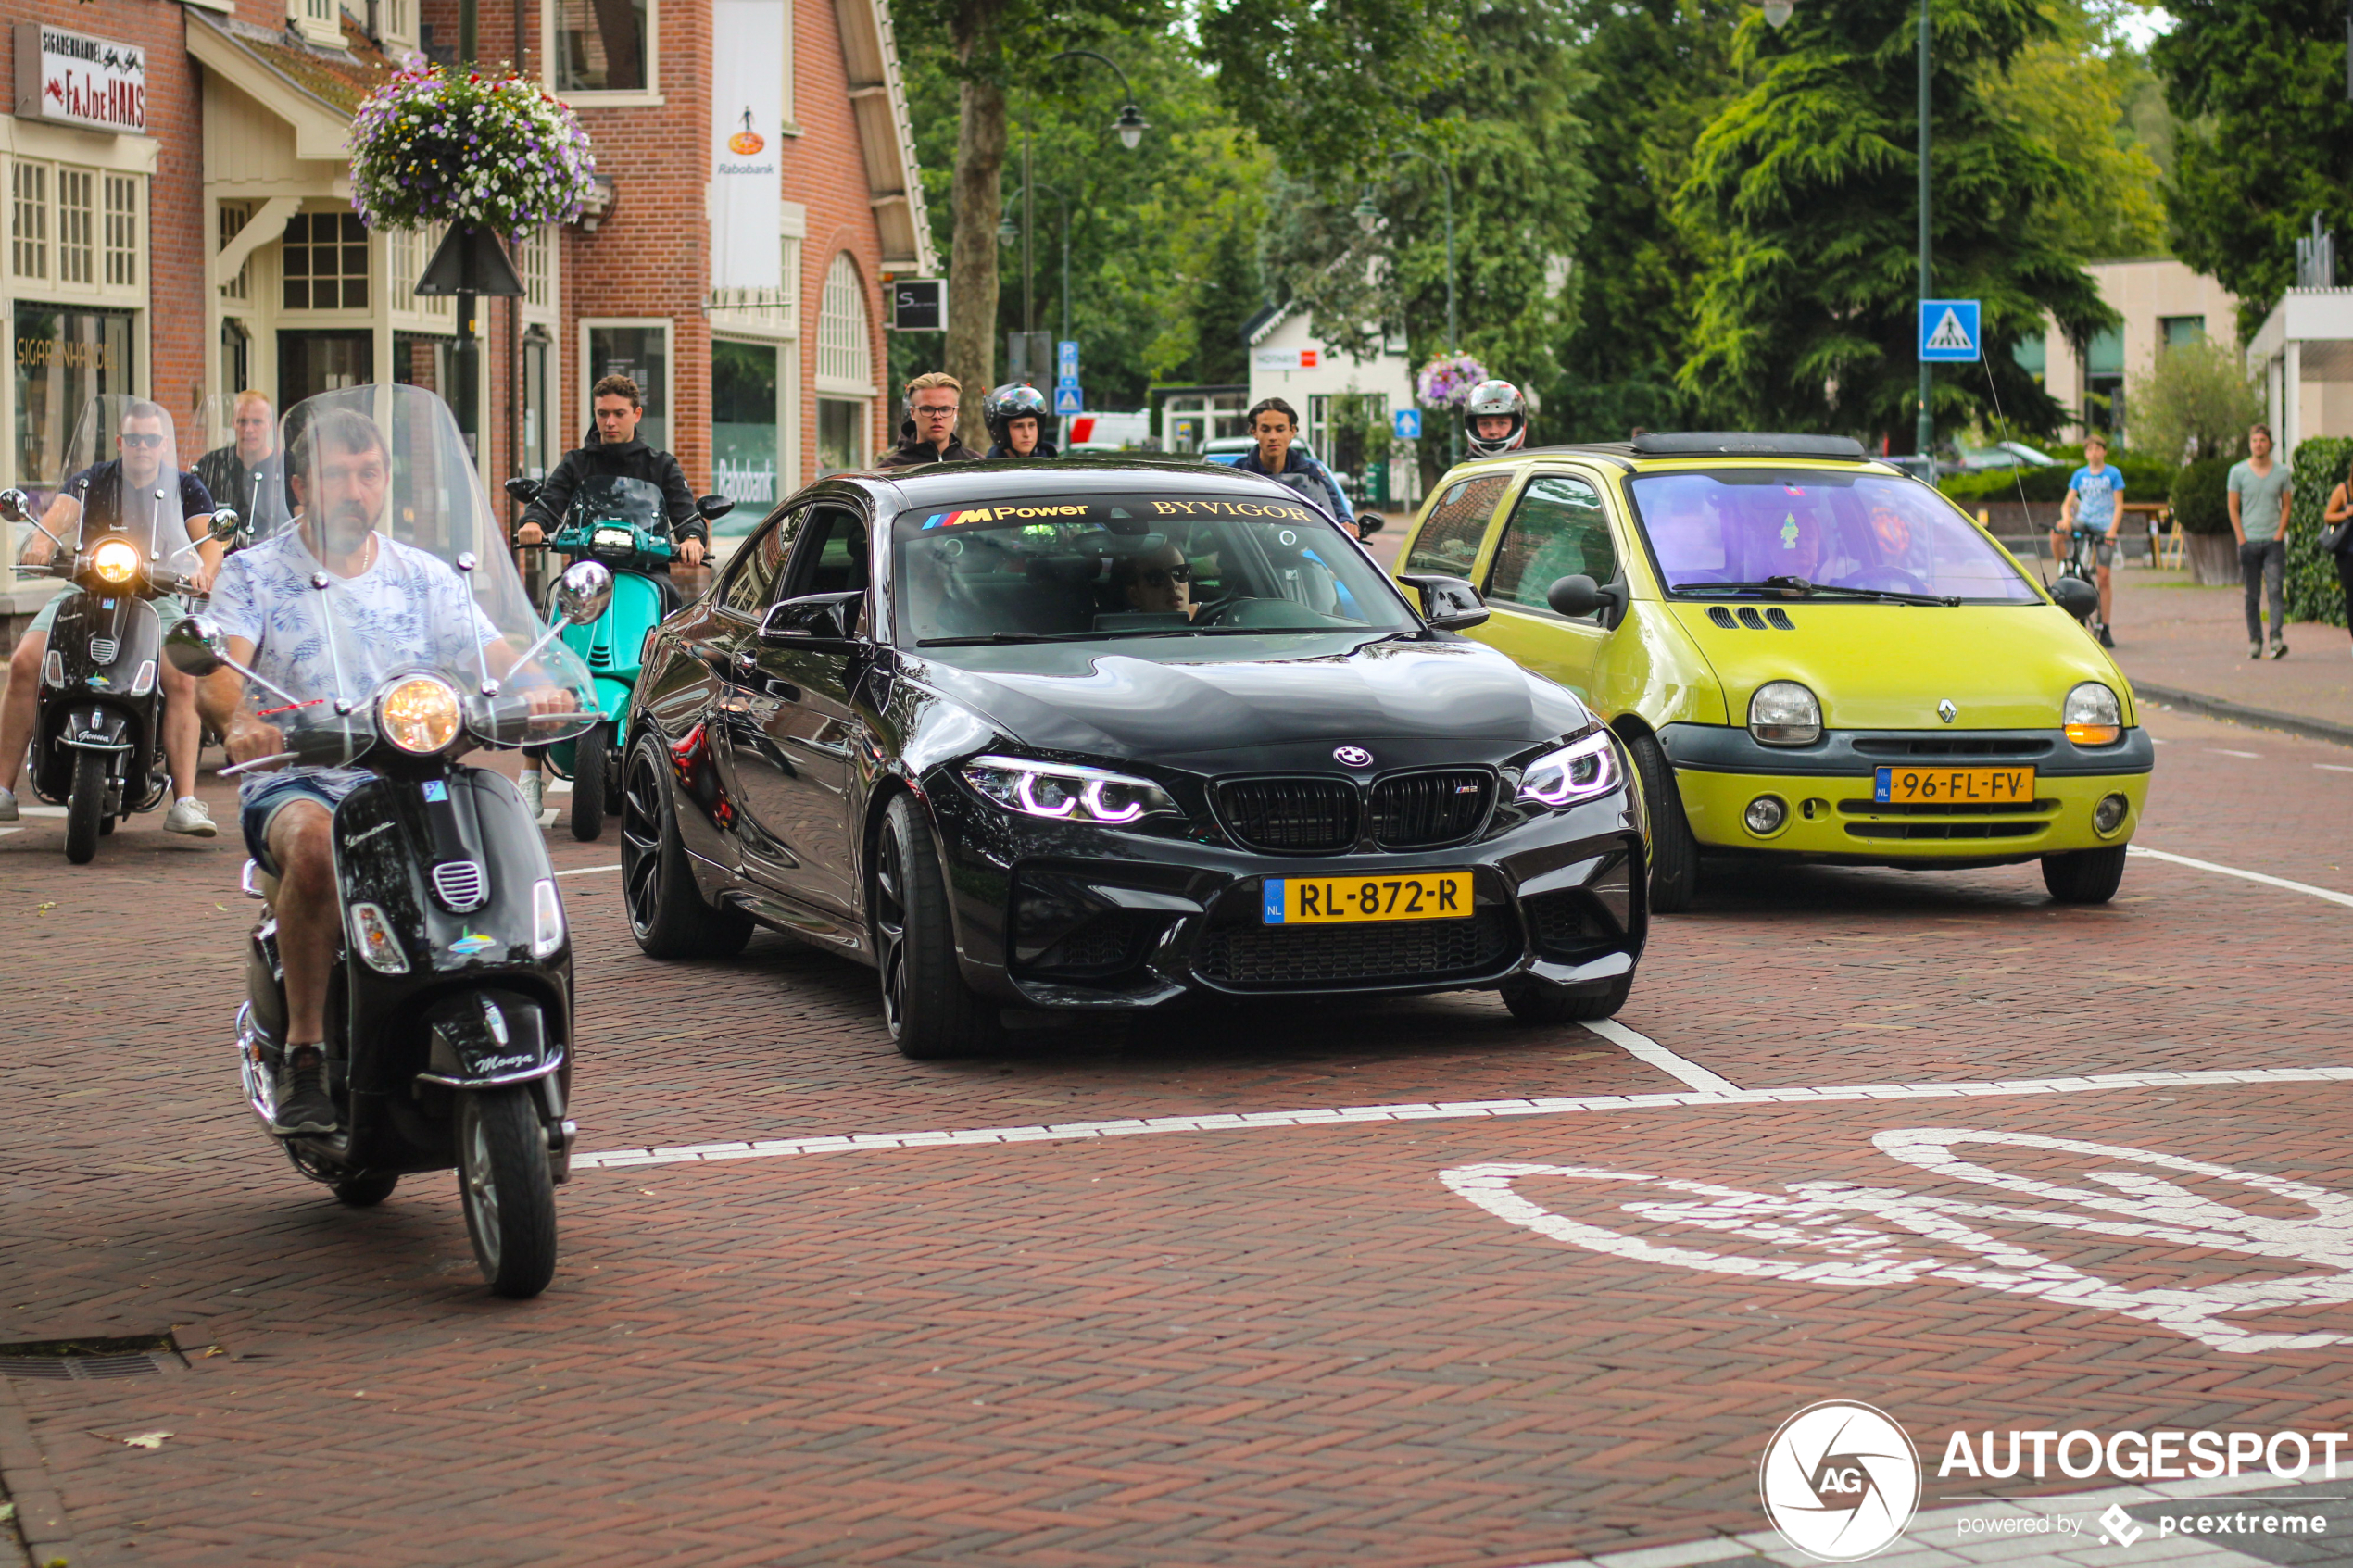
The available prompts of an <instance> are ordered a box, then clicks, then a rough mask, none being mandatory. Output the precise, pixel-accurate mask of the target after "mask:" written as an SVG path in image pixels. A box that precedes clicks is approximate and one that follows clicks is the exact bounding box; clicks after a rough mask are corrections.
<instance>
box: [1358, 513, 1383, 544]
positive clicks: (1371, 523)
mask: <svg viewBox="0 0 2353 1568" xmlns="http://www.w3.org/2000/svg"><path fill="white" fill-rule="evenodd" d="M1387 521H1389V520H1388V519H1387V518H1385V517H1383V516H1381V515H1380V513H1378V512H1358V513H1357V514H1356V537H1357V538H1359V539H1369V538H1371V537H1372V536H1373V535H1374V534H1376V533H1379V532H1380V531H1381V524H1382V523H1384V522H1387Z"/></svg>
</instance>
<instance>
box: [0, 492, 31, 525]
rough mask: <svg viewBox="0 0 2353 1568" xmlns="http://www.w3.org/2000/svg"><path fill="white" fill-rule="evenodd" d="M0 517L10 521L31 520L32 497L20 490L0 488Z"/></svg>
mask: <svg viewBox="0 0 2353 1568" xmlns="http://www.w3.org/2000/svg"><path fill="white" fill-rule="evenodd" d="M0 518H6V519H7V520H8V521H10V522H31V521H32V497H31V496H30V495H26V494H25V493H24V492H23V491H21V490H17V489H13V488H11V489H7V490H0Z"/></svg>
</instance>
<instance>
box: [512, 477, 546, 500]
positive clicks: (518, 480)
mask: <svg viewBox="0 0 2353 1568" xmlns="http://www.w3.org/2000/svg"><path fill="white" fill-rule="evenodd" d="M507 494H508V495H512V496H513V497H514V498H515V499H516V500H518V501H521V502H522V504H523V505H524V506H526V507H527V506H529V505H531V503H532V502H534V501H536V500H537V499H539V482H538V481H537V480H535V479H525V478H523V477H522V475H520V474H518V475H516V476H515V477H514V478H512V479H510V480H509V481H507Z"/></svg>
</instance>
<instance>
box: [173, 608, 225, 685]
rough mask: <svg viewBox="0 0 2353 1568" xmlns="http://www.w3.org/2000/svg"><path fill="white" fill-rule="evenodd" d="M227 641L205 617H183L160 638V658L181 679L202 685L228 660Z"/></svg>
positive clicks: (217, 627) (218, 627)
mask: <svg viewBox="0 0 2353 1568" xmlns="http://www.w3.org/2000/svg"><path fill="white" fill-rule="evenodd" d="M228 654H229V639H228V638H227V637H225V636H223V635H221V633H220V626H219V624H217V623H216V622H215V621H213V620H212V619H211V618H210V617H208V616H198V615H184V616H182V617H181V618H180V619H179V620H177V621H173V622H172V623H171V630H170V631H169V632H166V633H164V634H163V657H164V658H166V659H170V661H171V667H172V668H173V669H174V670H177V671H180V673H182V675H190V676H194V677H195V679H197V680H199V681H201V680H203V679H204V678H205V677H206V676H207V675H209V674H211V673H212V672H213V671H216V670H218V669H220V667H221V665H222V664H223V663H224V662H225V661H226V660H227V658H228Z"/></svg>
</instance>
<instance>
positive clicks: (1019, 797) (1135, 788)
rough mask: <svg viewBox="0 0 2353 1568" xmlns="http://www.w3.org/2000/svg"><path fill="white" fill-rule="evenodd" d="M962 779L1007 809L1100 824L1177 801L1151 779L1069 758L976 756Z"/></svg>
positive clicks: (1171, 807) (1133, 817) (1126, 819)
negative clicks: (1088, 764)
mask: <svg viewBox="0 0 2353 1568" xmlns="http://www.w3.org/2000/svg"><path fill="white" fill-rule="evenodd" d="M964 782H965V783H966V784H970V785H972V786H973V788H975V789H976V790H978V791H980V793H981V794H983V795H985V796H987V797H988V798H989V799H991V800H993V801H995V802H996V803H997V804H998V805H1000V806H1002V807H1003V808H1004V809H1006V810H1008V811H1019V812H1021V813H1023V814H1024V815H1025V816H1031V817H1053V818H1058V819H1060V820H1062V821H1064V822H1093V823H1097V824H1099V825H1101V826H1105V827H1118V826H1121V825H1122V824H1124V823H1127V822H1135V821H1137V820H1138V819H1139V818H1141V817H1147V816H1151V815H1152V814H1153V813H1155V812H1163V811H1168V812H1173V811H1175V810H1176V802H1175V801H1174V800H1171V799H1170V798H1169V797H1168V794H1167V792H1166V791H1165V790H1163V789H1162V788H1161V787H1160V785H1158V784H1154V783H1152V782H1151V780H1150V779H1139V778H1131V777H1129V776H1128V775H1127V774H1126V773H1114V772H1112V771H1110V770H1108V769H1105V768H1083V767H1080V766H1078V765H1077V764H1076V763H1071V762H1034V761H1031V760H1030V759H1027V758H1026V757H975V758H974V759H972V760H971V761H969V762H967V763H965V764H964Z"/></svg>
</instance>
